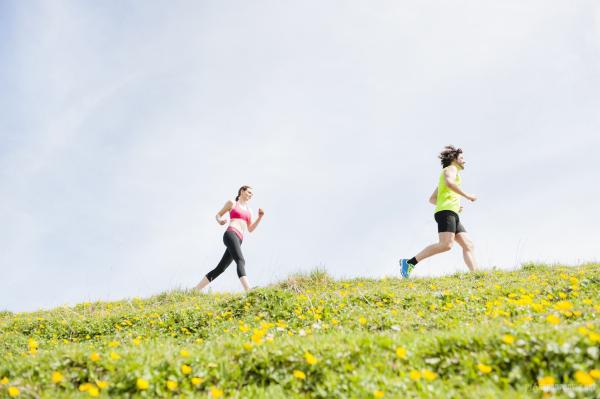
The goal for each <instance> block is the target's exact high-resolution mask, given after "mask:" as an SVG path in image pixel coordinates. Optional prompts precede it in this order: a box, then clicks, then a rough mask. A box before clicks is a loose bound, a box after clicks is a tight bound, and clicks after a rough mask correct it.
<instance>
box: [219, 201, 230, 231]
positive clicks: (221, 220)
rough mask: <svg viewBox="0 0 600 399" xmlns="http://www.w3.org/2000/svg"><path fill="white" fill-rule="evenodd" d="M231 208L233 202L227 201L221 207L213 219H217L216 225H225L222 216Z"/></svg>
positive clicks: (225, 221)
mask: <svg viewBox="0 0 600 399" xmlns="http://www.w3.org/2000/svg"><path fill="white" fill-rule="evenodd" d="M231 208H233V201H232V200H229V201H227V202H226V203H225V205H223V208H222V209H221V210H220V211H219V212H218V213H217V214H216V215H215V219H217V223H219V224H220V225H221V226H223V225H224V224H226V223H227V219H223V215H225V214H226V213H227V212H229V211H230V210H231Z"/></svg>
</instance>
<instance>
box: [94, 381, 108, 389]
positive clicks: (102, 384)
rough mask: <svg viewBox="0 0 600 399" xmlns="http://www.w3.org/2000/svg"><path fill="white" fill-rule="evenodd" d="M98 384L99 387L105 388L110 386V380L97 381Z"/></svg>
mask: <svg viewBox="0 0 600 399" xmlns="http://www.w3.org/2000/svg"><path fill="white" fill-rule="evenodd" d="M96 385H97V386H98V388H100V389H104V388H106V387H107V386H108V381H102V380H100V381H96Z"/></svg>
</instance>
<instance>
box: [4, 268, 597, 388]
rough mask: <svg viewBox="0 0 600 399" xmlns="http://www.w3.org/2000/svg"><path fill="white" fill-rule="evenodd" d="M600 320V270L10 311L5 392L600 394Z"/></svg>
mask: <svg viewBox="0 0 600 399" xmlns="http://www.w3.org/2000/svg"><path fill="white" fill-rule="evenodd" d="M599 313H600V265H599V264H586V265H582V266H579V267H561V266H554V267H548V266H544V265H526V266H524V267H523V268H522V269H521V270H518V271H514V272H501V271H491V272H480V273H475V274H456V275H453V276H449V277H442V278H424V279H413V280H400V279H396V278H386V279H381V280H370V279H355V280H348V281H334V280H333V279H331V278H330V277H328V276H327V275H326V274H325V273H323V272H313V273H312V274H310V275H305V276H294V277H290V278H289V279H288V280H286V281H283V282H281V283H279V284H277V285H274V286H272V287H267V288H261V289H256V290H254V291H252V292H250V293H249V294H247V295H244V294H203V293H196V292H183V291H176V292H169V293H164V294H161V295H157V296H154V297H151V298H148V299H133V300H125V301H120V302H110V303H107V302H106V303H105V302H97V303H82V304H79V305H77V306H75V307H62V308H56V309H53V310H50V311H42V312H35V313H17V314H12V313H10V312H3V313H0V397H9V395H13V396H16V397H21V398H30V397H31V398H34V397H44V398H61V397H65V398H66V397H69V398H71V397H72V398H85V397H90V396H91V397H96V396H98V397H146V398H153V397H170V396H174V397H176V396H180V397H212V398H217V397H224V398H290V397H309V398H338V397H339V398H404V397H411V398H421V397H422V398H429V397H431V398H448V397H456V398H478V399H481V398H511V399H512V398H537V397H543V396H544V391H543V389H544V390H546V391H547V392H549V391H552V390H554V391H556V392H555V395H557V396H559V397H562V396H565V395H572V397H600V381H599V380H598V379H599V378H600V370H599V369H600V359H599V350H598V346H599V341H600V318H599ZM548 395H551V394H550V393H547V394H546V397H548Z"/></svg>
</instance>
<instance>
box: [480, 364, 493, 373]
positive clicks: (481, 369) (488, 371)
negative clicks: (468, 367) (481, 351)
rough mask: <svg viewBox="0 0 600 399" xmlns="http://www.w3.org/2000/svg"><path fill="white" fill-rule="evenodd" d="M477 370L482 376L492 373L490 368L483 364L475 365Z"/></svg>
mask: <svg viewBox="0 0 600 399" xmlns="http://www.w3.org/2000/svg"><path fill="white" fill-rule="evenodd" d="M477 369H479V371H481V372H482V373H483V374H488V373H490V372H491V371H492V368H491V367H490V366H488V365H486V364H483V363H479V364H478V365H477Z"/></svg>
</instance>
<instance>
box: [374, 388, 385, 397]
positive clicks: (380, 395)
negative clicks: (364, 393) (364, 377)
mask: <svg viewBox="0 0 600 399" xmlns="http://www.w3.org/2000/svg"><path fill="white" fill-rule="evenodd" d="M384 396H385V392H383V391H380V390H379V389H376V390H375V391H374V392H373V397H374V398H383V397H384Z"/></svg>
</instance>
